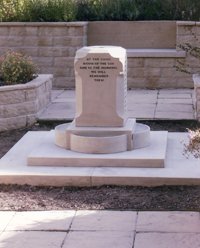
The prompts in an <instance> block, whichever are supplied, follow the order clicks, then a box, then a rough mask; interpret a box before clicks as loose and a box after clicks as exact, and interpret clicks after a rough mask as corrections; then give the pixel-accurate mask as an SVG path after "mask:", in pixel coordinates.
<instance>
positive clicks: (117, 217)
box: [71, 210, 137, 232]
mask: <svg viewBox="0 0 200 248" xmlns="http://www.w3.org/2000/svg"><path fill="white" fill-rule="evenodd" d="M136 220H137V213H136V212H131V211H130V212H129V211H126V212H124V211H91V210H90V211H86V210H85V211H84V210H82V211H78V212H77V214H76V216H75V218H74V221H73V223H72V226H71V230H77V231H84V230H85V231H103V230H104V231H118V232H120V231H121V232H128V231H134V230H135V225H136Z"/></svg>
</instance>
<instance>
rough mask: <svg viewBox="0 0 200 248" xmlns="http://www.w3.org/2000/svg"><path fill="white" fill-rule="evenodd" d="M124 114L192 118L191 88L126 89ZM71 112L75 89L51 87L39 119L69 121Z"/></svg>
mask: <svg viewBox="0 0 200 248" xmlns="http://www.w3.org/2000/svg"><path fill="white" fill-rule="evenodd" d="M127 98H128V99H127V102H128V116H129V117H133V118H137V119H167V120H175V119H176V120H191V119H194V118H195V117H194V107H193V90H191V89H171V90H168V89H161V90H131V91H128V97H127ZM74 115H75V92H74V91H73V90H68V91H67V90H53V91H52V103H51V104H50V105H49V106H48V107H47V109H45V111H43V113H42V114H41V115H40V116H39V119H40V120H72V119H73V118H74Z"/></svg>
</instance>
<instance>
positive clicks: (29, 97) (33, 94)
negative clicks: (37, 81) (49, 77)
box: [25, 89, 38, 102]
mask: <svg viewBox="0 0 200 248" xmlns="http://www.w3.org/2000/svg"><path fill="white" fill-rule="evenodd" d="M37 96H38V94H37V89H28V90H25V101H26V102H29V101H34V100H36V98H37Z"/></svg>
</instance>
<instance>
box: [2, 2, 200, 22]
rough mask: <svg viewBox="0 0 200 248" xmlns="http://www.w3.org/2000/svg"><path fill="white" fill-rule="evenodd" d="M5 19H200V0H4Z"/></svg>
mask: <svg viewBox="0 0 200 248" xmlns="http://www.w3.org/2000/svg"><path fill="white" fill-rule="evenodd" d="M0 6H1V8H0V20H1V21H32V22H34V21H39V22H40V21H48V22H51V21H103V20H105V21H106V20H107V21H113V20H123V21H134V20H195V21H198V20H200V1H199V0H0Z"/></svg>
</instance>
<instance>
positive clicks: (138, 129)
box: [55, 123, 150, 154]
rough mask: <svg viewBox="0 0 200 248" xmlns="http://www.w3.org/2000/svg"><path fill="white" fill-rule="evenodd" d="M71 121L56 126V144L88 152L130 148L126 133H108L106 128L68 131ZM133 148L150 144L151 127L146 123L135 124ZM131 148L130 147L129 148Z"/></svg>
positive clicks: (122, 150)
mask: <svg viewBox="0 0 200 248" xmlns="http://www.w3.org/2000/svg"><path fill="white" fill-rule="evenodd" d="M69 126H70V123H66V124H61V125H59V126H57V127H56V128H55V144H56V145H58V146H60V147H63V148H65V149H68V150H72V151H75V152H80V153H88V154H110V153H118V152H125V151H127V150H128V145H127V143H128V136H127V134H126V133H123V132H122V133H121V134H119V133H116V134H113V133H112V134H108V133H106V129H105V128H102V131H101V132H98V133H95V132H91V133H89V132H88V133H87V134H86V133H81V131H80V130H79V132H78V133H70V132H67V130H68V127H69ZM131 143H132V149H139V148H143V147H147V146H149V145H150V128H149V126H147V125H144V124H139V123H136V124H135V129H134V131H133V133H132V140H131ZM129 150H130V149H129Z"/></svg>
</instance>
